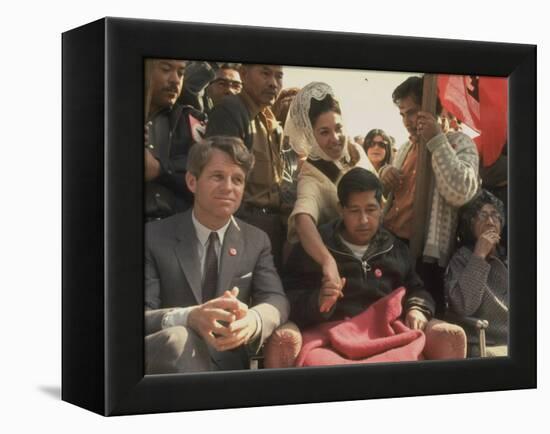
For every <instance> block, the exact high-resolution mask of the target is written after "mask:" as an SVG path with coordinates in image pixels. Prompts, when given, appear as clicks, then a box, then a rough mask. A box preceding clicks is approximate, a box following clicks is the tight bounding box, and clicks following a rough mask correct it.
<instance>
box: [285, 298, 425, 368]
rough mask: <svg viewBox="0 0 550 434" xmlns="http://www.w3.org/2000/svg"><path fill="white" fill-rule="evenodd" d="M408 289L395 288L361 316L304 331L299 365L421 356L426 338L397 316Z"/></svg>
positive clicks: (341, 363) (410, 359) (395, 359)
mask: <svg viewBox="0 0 550 434" xmlns="http://www.w3.org/2000/svg"><path fill="white" fill-rule="evenodd" d="M404 295H405V288H403V287H401V288H398V289H396V290H394V291H393V292H392V293H391V294H389V295H387V296H386V297H384V298H382V299H380V300H378V301H377V302H376V303H374V304H373V305H371V306H370V307H369V308H368V309H367V310H365V311H364V312H362V313H360V314H359V315H357V316H355V317H353V318H351V319H346V320H343V321H333V322H329V323H325V324H320V325H318V326H315V327H313V328H310V329H307V330H304V331H303V332H302V337H303V345H302V350H301V351H300V354H299V355H298V358H297V359H296V366H327V365H345V364H354V363H375V362H399V361H412V360H420V359H422V350H423V349H424V343H425V341H426V338H425V336H424V333H423V332H422V331H420V330H411V329H410V328H408V327H407V326H405V325H404V324H403V323H402V322H401V321H399V320H398V319H397V318H399V316H400V315H401V311H402V308H401V300H402V299H403V296H404Z"/></svg>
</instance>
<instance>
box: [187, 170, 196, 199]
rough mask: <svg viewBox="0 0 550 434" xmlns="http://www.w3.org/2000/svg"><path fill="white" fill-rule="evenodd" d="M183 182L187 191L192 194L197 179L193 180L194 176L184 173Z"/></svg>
mask: <svg viewBox="0 0 550 434" xmlns="http://www.w3.org/2000/svg"><path fill="white" fill-rule="evenodd" d="M185 182H186V184H187V188H189V191H190V192H191V193H193V194H194V193H195V190H196V189H197V178H195V175H192V174H191V173H190V172H185Z"/></svg>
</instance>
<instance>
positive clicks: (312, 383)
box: [62, 18, 536, 415]
mask: <svg viewBox="0 0 550 434" xmlns="http://www.w3.org/2000/svg"><path fill="white" fill-rule="evenodd" d="M163 60H173V61H186V62H187V63H186V65H185V66H187V68H188V70H189V67H190V65H193V66H195V67H196V68H198V69H200V68H203V69H204V70H208V74H211V76H209V78H208V79H207V80H206V81H205V82H204V83H203V85H202V86H197V89H199V88H200V91H199V90H197V91H195V92H191V93H190V95H189V94H188V95H187V97H189V98H191V100H186V104H191V105H195V110H196V111H197V112H198V113H204V112H206V111H208V110H210V109H211V108H209V107H208V105H209V104H213V105H214V102H213V101H212V100H213V99H214V98H213V95H211V94H209V93H208V92H207V91H205V86H208V87H211V86H212V88H213V86H215V85H216V84H219V85H220V87H221V88H225V89H233V91H234V92H233V91H232V93H236V92H238V91H240V89H241V87H242V83H241V81H240V78H239V77H238V75H237V77H229V76H228V77H221V76H220V77H221V78H220V77H218V76H217V75H216V74H217V72H218V71H219V70H220V69H223V68H222V66H223V67H224V68H225V67H228V69H231V68H233V69H234V70H235V71H238V66H239V65H276V66H278V67H280V66H282V68H281V69H282V71H283V73H284V74H282V75H281V77H279V79H281V80H282V85H281V87H282V88H288V87H297V88H301V89H303V88H304V87H306V86H307V85H308V83H310V82H325V83H328V84H329V85H330V86H331V92H333V93H334V95H335V98H336V99H338V100H339V101H340V103H341V111H342V118H343V123H344V125H345V127H346V133H345V134H346V140H349V141H350V142H351V141H353V140H354V138H353V137H354V136H357V135H360V136H361V138H358V139H357V140H356V142H358V143H356V145H357V146H359V147H361V148H362V149H363V145H364V144H365V135H366V133H367V132H368V131H369V130H371V129H380V130H384V131H387V132H388V140H387V142H388V143H387V144H388V145H390V144H391V143H392V142H393V143H395V147H396V148H399V146H400V145H401V144H402V143H403V142H406V141H411V140H412V139H411V137H409V136H410V135H411V132H410V131H409V132H407V130H406V129H405V127H404V126H403V123H402V120H401V118H402V117H406V116H407V113H406V110H404V109H401V108H400V107H399V106H396V104H395V101H392V92H393V90H394V89H395V88H396V87H397V85H399V84H400V83H402V82H403V81H404V80H405V79H407V78H408V77H411V76H412V77H419V78H420V77H424V78H423V80H424V92H426V89H427V87H426V83H427V82H429V80H432V86H434V87H433V88H432V90H433V92H435V93H434V94H437V91H436V90H435V89H436V88H438V89H439V96H440V99H442V96H443V95H442V93H444V91H445V89H450V90H449V91H448V92H447V93H446V94H445V96H446V97H447V99H446V100H445V101H444V104H443V106H444V107H443V108H444V109H448V108H449V107H450V106H451V105H452V104H455V106H454V110H452V111H453V113H451V115H449V117H448V120H449V122H448V124H447V128H451V129H452V128H455V129H456V130H460V131H461V132H462V133H464V134H466V135H468V136H469V137H471V138H472V140H475V138H476V137H477V136H479V135H480V134H479V130H480V129H481V128H480V125H479V120H478V123H477V124H476V119H471V118H468V119H466V117H467V115H468V114H465V113H462V112H461V113H460V115H457V113H458V111H459V109H457V108H456V107H457V104H458V105H459V100H460V98H459V97H457V92H459V90H460V89H462V93H460V95H462V102H463V103H464V105H463V107H469V108H470V109H471V110H470V111H468V113H469V115H470V116H474V117H475V115H476V113H477V115H478V116H479V111H480V109H482V107H479V106H478V107H477V108H476V107H474V108H472V104H473V103H472V101H474V100H475V101H477V102H478V103H480V95H479V90H480V89H481V88H482V87H481V86H480V82H481V81H483V80H486V81H487V82H488V81H491V80H493V81H491V83H493V82H495V81H496V82H498V83H499V85H502V84H503V89H504V94H505V98H506V99H507V110H505V111H504V112H501V113H500V119H501V121H502V122H504V124H505V125H506V129H505V130H504V131H505V132H504V136H502V137H503V139H504V143H501V145H500V147H499V148H498V152H497V154H501V153H502V152H506V154H507V157H509V158H507V162H509V163H507V164H508V166H507V170H504V172H505V176H506V178H507V180H506V184H505V187H504V190H501V191H503V192H504V193H503V197H504V199H505V200H506V201H507V212H506V229H505V232H504V236H505V238H507V240H506V242H507V247H508V249H507V258H508V279H509V292H508V300H507V303H508V305H507V306H506V311H507V312H508V306H509V312H508V321H509V328H508V346H507V355H505V356H502V357H490V358H467V359H450V360H427V359H426V358H424V357H421V358H420V360H419V361H400V362H396V361H393V360H389V361H388V360H386V361H382V362H380V363H352V364H346V365H339V364H338V365H336V364H328V365H327V366H307V367H305V366H302V367H288V368H286V367H285V368H264V369H230V370H216V369H210V370H206V371H204V372H193V373H188V372H186V373H158V374H157V373H148V367H147V366H146V365H147V357H146V348H145V342H146V340H145V339H144V337H146V336H149V335H150V330H149V325H148V324H147V320H146V319H145V318H144V307H147V303H148V302H149V299H148V296H149V294H150V292H149V291H150V288H149V287H147V282H145V283H144V281H145V280H146V279H144V275H145V276H146V277H147V271H146V268H147V266H148V265H147V261H148V259H147V254H146V250H147V246H146V243H147V235H146V234H145V230H144V228H145V224H146V222H150V221H152V220H157V219H158V220H164V219H165V218H166V217H167V215H161V214H158V215H157V214H155V212H157V211H155V210H153V211H150V208H148V204H147V199H148V192H147V188H148V186H147V184H146V183H144V173H145V178H147V176H148V170H150V166H148V161H147V158H148V154H147V152H154V146H155V143H154V141H155V140H154V139H153V137H154V134H156V133H157V132H153V131H151V130H150V125H148V119H149V118H150V113H149V111H150V110H151V107H154V101H153V102H152V99H151V98H152V94H151V83H152V81H151V79H150V76H151V73H152V68H154V67H155V65H157V66H158V64H159V62H161V63H162V61H163ZM178 73H179V74H182V75H183V74H184V72H183V69H182V70H181V71H180V72H178V71H176V74H178ZM208 74H207V76H208ZM427 77H430V78H429V79H428V80H427ZM194 84H195V82H193V81H192V79H191V78H187V77H186V78H185V80H184V81H183V92H182V89H179V88H178V89H171V88H170V89H165V93H166V95H168V96H167V98H169V99H170V98H173V99H175V98H176V97H177V98H184V97H185V95H184V93H185V91H186V90H187V91H189V90H190V89H193V85H194ZM461 86H462V87H461ZM279 91H280V89H278V90H277V92H276V93H277V94H278V93H279ZM453 92H454V97H453ZM172 94H173V95H172ZM271 97H273V98H275V96H274V95H271V96H270V98H271ZM193 98H195V99H193ZM190 101H191V102H190ZM433 103H434V104H435V99H434V100H433ZM480 105H482V104H480ZM499 107H502V104H501V105H499ZM535 107H536V47H535V46H529V45H519V44H504V43H487V42H475V41H457V40H441V39H423V38H408V37H393V36H392V37H390V36H382V35H363V34H347V33H331V32H313V31H298V30H282V29H271V28H255V27H244V26H243V27H240V26H223V25H211V24H191V23H177V22H161V21H147V20H132V19H121V18H105V19H102V20H99V21H96V22H94V23H91V24H87V25H85V26H83V27H80V28H77V29H74V30H70V31H68V32H66V33H64V34H63V319H62V326H63V337H62V344H63V360H62V361H63V373H62V398H63V400H65V401H68V402H71V403H74V404H76V405H79V406H82V407H84V408H87V409H89V410H92V411H94V412H97V413H99V414H103V415H123V414H136V413H154V412H168V411H183V410H200V409H214V408H232V407H249V406H264V405H277V404H293V403H308V402H324V401H341V400H357V399H367V398H383V397H399V396H416V395H429V394H448V393H466V392H476V391H496V390H509V389H520V388H533V387H536V289H535V288H536V261H535V251H536V243H535V240H536V221H535V210H536V199H535V190H536V189H535V180H536V171H535V167H536V166H535V161H536V151H535V149H536V147H535V145H536V110H535ZM212 110H215V106H214V108H213V109H212ZM390 112H391V113H392V115H391V116H390V115H388V114H387V113H390ZM472 113H473V114H472ZM400 115H401V116H400ZM452 115H454V116H452ZM455 117H457V118H459V119H455ZM214 118H215V115H212V116H211V117H210V118H209V119H208V121H207V120H206V118H204V119H202V118H201V117H200V115H199V114H197V116H195V117H194V119H195V120H194V121H193V123H192V128H190V130H189V133H190V135H191V138H190V140H191V141H193V142H199V141H201V139H202V137H203V135H204V134H206V136H209V135H208V128H209V127H208V122H210V121H211V119H214ZM205 125H206V129H205ZM405 125H406V122H405ZM415 128H416V127H415ZM476 128H477V131H476ZM284 131H285V130H283V132H284ZM419 134H420V133H419ZM193 135H195V136H196V137H193ZM144 136H145V146H146V150H145V158H144V150H143V149H142V145H143V143H144ZM377 136H379V137H382V138H383V137H385V136H383V135H382V134H377ZM390 136H391V137H390ZM195 139H196V140H195ZM392 139H393V140H392ZM501 141H502V140H501ZM245 142H246V140H245ZM499 143H500V142H499ZM245 144H246V143H245ZM503 145H505V148H503ZM478 146H479V145H478ZM367 148H368V147H367ZM288 149H290V148H288ZM292 149H293V150H294V151H296V153H297V154H299V155H298V157H300V156H302V157H303V155H302V154H300V152H298V151H297V148H295V147H292ZM478 149H480V148H478ZM503 149H504V151H503ZM361 152H363V151H361ZM390 152H391V150H390ZM365 154H366V155H368V153H365ZM496 157H498V155H496ZM496 157H495V153H494V152H493V154H490V155H489V154H486V155H483V156H482V158H486V159H493V160H492V161H494V159H495V158H496ZM418 158H422V156H421V154H419V157H418ZM424 158H426V157H424ZM369 159H370V157H369ZM308 161H309V160H308ZM476 161H477V160H476ZM304 164H305V163H304ZM157 169H158V168H157ZM375 169H378V167H375ZM158 170H166V171H167V172H170V170H172V168H171V167H170V168H166V167H164V166H163V167H162V168H161V169H158ZM286 175H287V178H288V181H289V183H290V184H292V182H293V179H292V173H290V174H288V173H286ZM197 177H198V176H197ZM426 182H428V183H429V181H426ZM476 182H479V181H476ZM499 185H500V186H502V185H503V184H499ZM187 186H189V183H187ZM520 187H521V189H520ZM156 194H161V193H156ZM245 200H246V196H245ZM157 205H158V202H157ZM172 205H173V204H171V206H170V207H169V208H171V209H170V210H169V211H168V215H172V214H174V213H178V212H181V211H184V210H185V209H186V207H185V206H183V207H181V206H180V205H179V204H175V205H173V206H172ZM188 207H189V205H187V208H188ZM267 208H268V207H266V209H267ZM237 217H239V215H237ZM483 218H485V220H491V219H494V217H492V216H490V215H485V214H484V215H483ZM149 227H150V226H149ZM414 236H415V235H414V234H413V235H412V236H411V244H410V245H409V247H410V248H411V249H413V248H414V241H413V240H412V239H413V238H414ZM426 236H429V235H428V234H421V237H426ZM282 249H283V248H282V247H281V250H282ZM237 253H238V252H237V249H235V250H234V251H233V250H231V249H229V250H228V254H229V255H232V256H238V255H237ZM206 261H208V259H206ZM275 262H277V261H275ZM275 265H276V266H277V267H279V265H278V264H275ZM376 271H380V270H373V273H376ZM243 277H246V275H244V276H243ZM282 277H283V282H284V280H285V279H284V277H285V276H282ZM378 277H380V276H378ZM159 279H160V278H159ZM232 282H233V281H232ZM227 289H229V288H227ZM285 289H286V287H285ZM435 301H436V302H437V301H438V300H435ZM439 302H440V303H443V302H444V301H442V300H439ZM153 305H154V303H153ZM155 307H162V306H160V305H159V306H156V305H155ZM260 321H262V320H260ZM252 359H254V358H252ZM251 363H252V364H254V363H256V361H255V360H252V362H251ZM261 365H262V362H261V361H260V367H261ZM333 365H334V366H333ZM227 390H232V391H233V392H232V393H230V394H228V393H226V391H227Z"/></svg>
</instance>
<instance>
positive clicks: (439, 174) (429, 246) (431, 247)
mask: <svg viewBox="0 0 550 434" xmlns="http://www.w3.org/2000/svg"><path fill="white" fill-rule="evenodd" d="M426 146H427V148H428V150H429V151H430V152H431V154H432V158H431V162H432V169H433V173H434V180H435V182H432V185H431V187H430V191H431V197H432V198H431V207H430V210H429V213H428V216H429V220H428V221H429V223H428V230H427V231H426V233H427V235H426V239H425V243H424V251H423V256H424V257H425V258H429V259H428V260H432V261H433V260H435V261H437V262H438V263H439V265H440V266H441V267H445V266H446V265H447V263H448V262H449V258H450V256H451V253H452V252H453V250H454V241H455V233H456V227H457V224H458V208H459V207H461V206H462V205H464V204H465V203H467V202H468V201H470V200H471V199H472V198H473V197H474V195H475V194H476V193H477V191H478V189H479V185H480V183H479V176H478V166H479V155H478V152H477V148H476V145H475V144H474V142H473V141H472V140H471V139H470V138H469V137H468V136H467V135H466V134H463V133H460V132H450V133H447V134H443V133H441V134H438V135H437V136H435V137H433V138H432V139H431V140H430V141H429V142H428V143H427V144H426ZM411 147H412V144H411V142H407V143H405V144H404V145H403V146H401V148H400V149H399V151H398V153H397V155H396V157H395V161H394V163H393V165H394V166H395V167H397V168H398V169H400V168H401V167H402V166H403V163H404V161H405V158H406V157H407V154H408V153H409V150H410V149H411ZM392 202H393V194H390V196H389V198H388V203H387V204H386V211H388V210H389V209H390V207H391V206H392Z"/></svg>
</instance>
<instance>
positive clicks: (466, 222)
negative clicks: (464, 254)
mask: <svg viewBox="0 0 550 434" xmlns="http://www.w3.org/2000/svg"><path fill="white" fill-rule="evenodd" d="M484 205H493V206H494V207H495V209H496V210H497V212H498V213H499V215H500V221H501V227H504V224H505V222H506V221H505V214H504V205H503V204H502V201H501V200H500V199H499V198H497V197H496V196H495V195H493V194H492V193H490V192H489V191H487V190H484V189H482V190H480V191H479V193H478V194H477V195H476V196H475V197H474V198H473V199H472V200H471V201H470V202H468V203H467V204H466V205H464V206H463V207H462V208H461V209H460V213H459V219H460V221H459V223H458V240H459V245H463V246H468V247H471V248H473V247H474V245H475V243H476V237H475V235H474V233H473V232H472V222H473V220H474V218H475V217H477V214H478V213H479V211H480V210H481V208H483V206H484Z"/></svg>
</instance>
